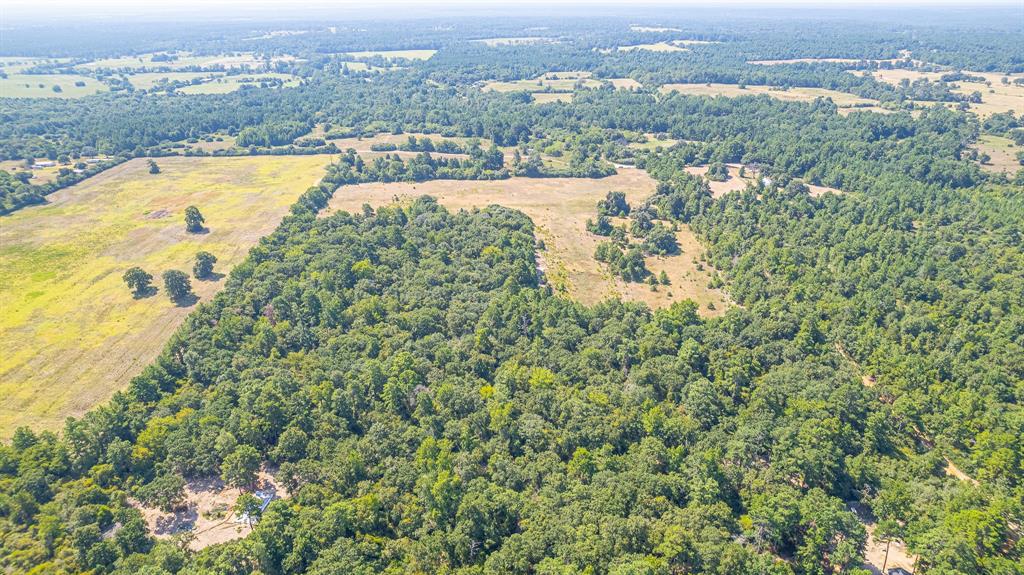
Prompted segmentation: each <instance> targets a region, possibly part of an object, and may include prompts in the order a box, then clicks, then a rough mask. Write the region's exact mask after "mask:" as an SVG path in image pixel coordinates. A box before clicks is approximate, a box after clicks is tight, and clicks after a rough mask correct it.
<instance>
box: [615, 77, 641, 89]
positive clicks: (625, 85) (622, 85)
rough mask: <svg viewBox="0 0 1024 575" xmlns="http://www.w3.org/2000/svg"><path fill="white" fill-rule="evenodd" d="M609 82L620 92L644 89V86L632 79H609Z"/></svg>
mask: <svg viewBox="0 0 1024 575" xmlns="http://www.w3.org/2000/svg"><path fill="white" fill-rule="evenodd" d="M608 82H610V83H611V85H612V86H613V87H615V88H616V89H618V90H636V89H638V88H642V87H643V84H641V83H640V82H637V81H636V80H634V79H632V78H608Z"/></svg>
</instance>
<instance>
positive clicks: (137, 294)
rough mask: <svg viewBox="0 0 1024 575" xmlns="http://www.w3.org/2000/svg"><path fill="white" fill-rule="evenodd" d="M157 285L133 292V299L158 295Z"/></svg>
mask: <svg viewBox="0 0 1024 575" xmlns="http://www.w3.org/2000/svg"><path fill="white" fill-rule="evenodd" d="M157 291H158V290H157V289H156V286H149V287H147V288H145V289H143V290H141V291H137V292H133V293H132V299H146V298H150V297H153V296H155V295H156V292H157Z"/></svg>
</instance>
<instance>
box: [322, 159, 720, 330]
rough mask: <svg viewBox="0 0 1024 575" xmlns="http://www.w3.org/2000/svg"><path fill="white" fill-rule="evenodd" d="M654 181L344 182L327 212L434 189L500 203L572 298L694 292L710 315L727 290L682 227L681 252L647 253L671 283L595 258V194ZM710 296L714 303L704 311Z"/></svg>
mask: <svg viewBox="0 0 1024 575" xmlns="http://www.w3.org/2000/svg"><path fill="white" fill-rule="evenodd" d="M655 185H656V183H655V181H654V180H653V179H651V178H650V176H648V175H647V173H646V172H644V171H642V170H638V169H635V168H622V169H620V170H619V173H618V174H617V175H614V176H610V177H607V178H601V179H586V178H512V179H509V180H498V181H493V182H478V181H452V180H435V181H430V182H423V183H391V184H380V183H373V184H360V185H358V186H349V187H343V188H341V189H340V190H338V192H337V193H336V194H335V195H334V199H333V200H331V204H330V206H329V208H328V210H327V211H326V213H330V212H331V211H336V210H346V211H349V212H357V211H359V210H360V209H361V207H362V205H363V204H364V203H368V204H370V205H373V206H381V205H387V204H390V203H394V202H396V201H398V202H407V201H411V200H412V199H413V198H415V197H417V196H420V195H424V194H426V195H431V196H434V197H436V198H437V199H438V201H439V202H441V203H442V204H443V205H445V206H447V207H448V208H449V209H454V210H458V209H472V208H483V207H486V206H488V205H492V204H500V205H503V206H506V207H509V208H513V209H517V210H521V211H523V212H524V213H525V214H526V215H528V216H529V217H530V218H531V219H532V220H533V222H534V224H535V225H536V226H537V235H538V237H539V238H540V239H542V240H544V242H545V244H546V250H544V251H542V252H541V253H540V254H541V259H542V264H543V265H544V267H545V273H546V275H547V277H548V279H549V281H550V282H551V284H552V285H553V286H554V287H555V289H558V290H559V291H562V292H564V293H567V294H568V295H570V296H571V297H573V298H575V299H577V300H579V301H581V302H583V303H586V304H593V303H596V302H598V301H601V300H602V299H605V298H609V297H622V298H623V299H628V300H633V301H643V302H646V303H647V304H649V305H651V306H652V307H664V306H667V305H669V304H671V303H672V302H675V301H680V300H682V299H685V298H691V299H693V300H695V301H696V302H697V303H698V304H700V306H701V309H702V311H703V312H704V313H707V314H708V315H714V314H718V313H721V312H722V311H724V309H725V308H726V307H727V305H728V304H727V300H726V297H725V294H724V293H722V292H721V291H720V290H712V289H708V287H707V285H708V281H709V279H710V275H709V273H708V272H707V271H706V270H698V269H697V264H695V263H694V260H695V259H699V257H700V254H701V253H703V249H702V248H701V246H700V244H699V242H698V241H697V239H696V237H695V236H694V235H693V233H692V232H691V231H690V230H689V228H687V227H685V226H684V227H683V228H682V229H681V230H680V232H679V234H678V239H679V243H680V246H681V247H682V254H681V255H677V256H671V257H652V258H648V260H647V264H648V267H649V269H651V271H653V272H654V273H655V274H658V273H659V272H660V271H661V270H665V271H666V273H667V274H668V276H669V278H670V280H671V282H672V285H671V286H660V287H659V288H658V291H656V292H653V291H651V289H650V287H649V286H647V285H644V284H636V283H625V282H622V281H621V280H617V279H615V278H613V277H611V275H610V274H609V273H608V271H607V269H606V268H604V267H603V266H602V265H601V264H600V263H599V262H597V261H596V260H595V259H594V251H595V249H596V248H597V244H598V243H599V242H601V241H603V240H604V238H601V237H599V236H595V235H593V234H590V233H588V232H587V231H586V221H587V219H588V218H595V217H596V216H597V209H596V204H597V201H598V200H600V199H603V198H604V197H605V195H606V194H607V193H608V192H610V191H622V192H625V193H626V197H627V199H628V201H630V202H631V203H639V202H641V201H643V200H644V199H645V198H647V197H648V196H650V195H651V194H652V193H653V192H654V189H655ZM708 303H714V305H715V307H716V309H715V310H708V309H707V304H708Z"/></svg>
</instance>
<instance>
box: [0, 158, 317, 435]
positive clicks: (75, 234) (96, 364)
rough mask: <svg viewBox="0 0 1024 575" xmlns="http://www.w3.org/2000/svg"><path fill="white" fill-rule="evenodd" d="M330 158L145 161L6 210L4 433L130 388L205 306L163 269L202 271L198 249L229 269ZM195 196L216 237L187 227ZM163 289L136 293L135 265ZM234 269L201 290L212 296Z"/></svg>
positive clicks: (0, 334) (0, 282)
mask: <svg viewBox="0 0 1024 575" xmlns="http://www.w3.org/2000/svg"><path fill="white" fill-rule="evenodd" d="M328 162H329V158H328V157H326V156H261V157H238V158H184V157H176V158H160V159H159V160H158V163H159V165H160V168H161V170H162V172H161V173H160V174H156V175H153V174H149V173H148V168H147V164H146V161H145V160H144V159H135V160H131V161H129V162H126V163H124V164H121V165H120V166H117V167H114V168H111V169H110V170H107V171H106V172H103V173H101V174H99V175H97V176H94V177H92V178H90V179H88V180H86V181H84V182H82V183H80V184H78V185H75V186H72V187H70V188H66V189H64V190H61V191H59V192H56V193H54V194H51V195H50V196H49V197H48V200H49V203H48V204H46V205H42V206H37V207H30V208H25V209H22V210H19V211H17V212H15V213H14V214H11V215H9V216H6V217H3V218H0V309H2V310H3V313H2V314H0V349H3V350H4V353H3V354H2V355H0V398H2V399H0V436H2V437H4V438H7V437H10V434H11V433H12V432H13V431H14V429H15V428H16V427H17V426H20V425H31V426H33V427H35V428H46V429H56V428H58V427H59V426H60V425H61V424H62V422H63V420H64V419H65V418H66V417H67V416H71V415H80V414H82V413H83V412H85V411H86V410H88V409H89V408H91V407H93V406H95V405H96V404H97V403H100V402H102V401H104V400H106V399H107V398H109V397H110V395H111V394H112V393H113V392H114V391H116V390H118V389H121V388H123V387H124V386H125V385H126V384H127V383H128V381H129V380H130V379H131V378H132V377H133V376H134V375H136V374H137V373H138V372H139V371H140V370H141V369H142V368H143V367H144V366H145V365H146V364H148V363H150V362H151V361H152V360H153V359H154V358H155V357H156V355H157V354H158V353H159V352H160V350H161V348H162V347H163V346H164V344H165V342H166V341H167V338H168V337H169V336H170V334H171V333H172V332H173V331H174V330H175V329H177V327H178V326H179V325H180V324H181V322H182V320H183V319H184V318H185V316H186V315H187V314H188V312H189V311H190V310H191V309H192V308H191V307H179V306H176V305H175V304H174V303H172V302H171V301H170V300H169V298H168V297H167V295H166V294H165V293H163V285H162V282H161V280H160V274H162V273H163V272H164V271H165V270H168V269H178V270H182V271H186V272H189V274H190V275H191V269H192V264H193V259H194V256H195V253H196V252H197V251H199V250H206V251H209V252H211V253H213V254H214V255H215V256H217V258H218V262H217V264H216V267H215V271H217V272H220V273H227V272H228V271H229V270H230V269H231V268H232V267H233V266H234V265H235V264H237V263H238V262H240V261H241V260H242V259H243V258H244V257H245V256H246V254H247V253H248V250H249V248H250V247H251V246H253V245H254V244H255V243H256V242H257V241H258V240H259V239H260V238H261V237H262V236H264V235H266V234H267V233H269V232H270V231H272V230H273V229H274V227H275V226H276V225H277V224H278V222H279V221H280V219H281V217H282V216H283V215H284V214H286V213H287V211H288V208H289V206H290V205H291V204H292V203H294V201H295V199H296V198H298V196H299V195H300V194H301V193H302V192H303V191H305V190H306V189H307V188H308V187H309V186H310V185H312V184H314V183H315V182H316V181H318V180H319V178H320V177H322V175H323V173H324V167H325V166H326V165H327V163H328ZM192 204H194V205H196V206H197V207H199V209H200V211H201V212H202V213H203V215H204V216H205V218H206V226H207V228H209V232H208V233H204V234H188V233H186V232H185V229H184V223H183V213H184V210H185V207H187V206H188V205H192ZM136 265H137V266H140V267H142V268H143V269H145V270H146V271H148V272H149V273H151V274H153V276H154V279H155V281H154V285H155V286H157V287H158V288H159V291H158V292H157V293H156V294H154V295H151V296H150V297H144V298H141V299H135V298H133V296H132V294H131V293H130V291H129V290H128V288H127V286H125V284H124V282H123V281H122V280H121V275H122V274H123V273H124V271H125V270H127V269H128V268H129V267H132V266H136ZM223 285H224V280H223V279H218V280H216V281H199V280H196V279H194V278H193V279H192V286H193V288H194V290H195V292H196V294H197V295H198V296H199V299H200V301H208V300H209V299H210V298H211V297H212V296H213V295H214V294H215V293H216V292H217V291H218V290H219V289H220V288H221V287H223Z"/></svg>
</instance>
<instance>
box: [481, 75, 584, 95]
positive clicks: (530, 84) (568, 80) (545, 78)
mask: <svg viewBox="0 0 1024 575" xmlns="http://www.w3.org/2000/svg"><path fill="white" fill-rule="evenodd" d="M582 74H583V73H580V72H549V73H547V74H544V75H542V76H539V77H537V78H534V79H533V80H512V81H509V82H487V83H486V84H484V86H483V90H484V91H494V92H518V91H523V90H525V91H527V92H533V93H538V92H540V93H543V92H544V91H545V90H550V91H553V92H572V91H573V90H575V89H576V84H577V83H579V84H582V85H583V87H584V88H600V87H601V81H600V80H594V79H592V78H590V77H589V75H582Z"/></svg>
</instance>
